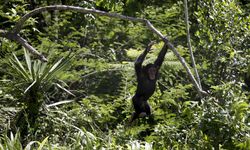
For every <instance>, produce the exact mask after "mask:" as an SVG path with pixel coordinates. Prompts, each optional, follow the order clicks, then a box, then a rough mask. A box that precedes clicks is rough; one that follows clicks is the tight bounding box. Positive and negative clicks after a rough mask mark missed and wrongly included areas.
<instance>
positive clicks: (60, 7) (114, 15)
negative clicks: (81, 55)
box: [13, 5, 206, 94]
mask: <svg viewBox="0 0 250 150" xmlns="http://www.w3.org/2000/svg"><path fill="white" fill-rule="evenodd" d="M51 10H53V11H54V10H73V11H77V12H81V13H90V14H96V15H99V16H107V17H112V18H119V19H123V20H129V21H133V22H141V23H144V24H146V26H147V27H148V28H149V29H150V30H152V31H153V32H154V33H155V34H157V35H158V36H159V37H160V38H161V39H162V40H163V41H164V42H165V43H167V45H168V47H169V48H170V49H171V50H172V51H173V52H174V54H175V55H176V56H177V58H178V59H179V61H180V62H181V64H182V65H183V66H184V68H185V69H186V71H187V73H188V75H189V77H190V79H191V82H192V83H193V84H194V86H195V88H196V89H197V90H198V92H199V93H203V94H205V93H206V92H204V91H202V89H200V86H199V84H198V83H197V81H196V79H195V78H194V76H193V75H192V73H191V71H190V69H189V68H188V66H187V64H186V62H185V60H184V58H183V57H181V55H180V54H179V52H178V51H177V50H176V49H175V47H174V46H173V44H171V43H170V42H169V40H168V39H167V38H166V37H165V36H164V35H163V34H162V33H161V32H160V31H158V30H157V29H156V28H155V27H154V26H153V25H152V24H151V23H150V21H148V20H146V19H142V18H134V17H129V16H124V15H120V14H117V13H109V12H104V11H100V10H93V9H87V8H82V7H76V6H66V5H53V6H46V7H41V8H37V9H34V10H32V11H31V12H29V13H28V14H26V15H24V16H23V17H22V18H21V19H20V20H19V21H18V23H17V24H16V26H15V28H14V30H13V32H14V33H19V32H20V30H21V28H22V26H23V24H24V22H25V21H26V20H27V19H29V18H30V17H32V16H34V15H36V14H38V13H41V12H43V11H51ZM26 43H27V42H26Z"/></svg>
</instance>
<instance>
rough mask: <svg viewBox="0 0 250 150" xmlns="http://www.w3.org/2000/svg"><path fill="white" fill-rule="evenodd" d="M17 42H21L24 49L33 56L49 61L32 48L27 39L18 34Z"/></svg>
mask: <svg viewBox="0 0 250 150" xmlns="http://www.w3.org/2000/svg"><path fill="white" fill-rule="evenodd" d="M15 40H16V41H17V42H19V43H20V44H21V45H22V46H23V47H25V48H26V49H27V50H28V51H29V52H30V53H31V54H33V55H35V56H37V57H38V58H39V59H40V60H41V61H43V62H47V61H48V60H47V59H46V58H45V57H44V56H43V55H42V54H41V53H39V52H38V51H37V50H36V49H35V48H34V47H32V46H31V45H30V44H29V43H28V42H27V41H26V40H25V39H23V38H22V37H21V36H19V35H18V34H15Z"/></svg>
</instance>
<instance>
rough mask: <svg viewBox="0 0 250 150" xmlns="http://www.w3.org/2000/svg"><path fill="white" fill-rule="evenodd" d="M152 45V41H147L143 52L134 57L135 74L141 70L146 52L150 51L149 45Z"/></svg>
mask: <svg viewBox="0 0 250 150" xmlns="http://www.w3.org/2000/svg"><path fill="white" fill-rule="evenodd" d="M152 45H153V42H151V43H149V44H148V46H147V47H146V49H145V50H144V52H143V53H142V54H141V55H140V56H139V57H138V58H137V59H136V61H135V71H136V74H138V73H139V72H140V70H141V67H142V63H143V61H144V59H145V57H146V55H147V53H148V52H149V51H150V49H151V47H152Z"/></svg>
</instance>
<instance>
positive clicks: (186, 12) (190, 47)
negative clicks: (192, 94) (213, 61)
mask: <svg viewBox="0 0 250 150" xmlns="http://www.w3.org/2000/svg"><path fill="white" fill-rule="evenodd" d="M184 9H185V22H186V30H187V43H188V49H189V53H190V56H191V61H192V65H193V68H194V72H195V77H196V80H197V82H198V84H199V86H200V89H202V86H201V81H200V77H199V74H198V71H197V68H196V63H195V59H194V55H193V51H192V46H191V40H190V39H191V38H190V32H189V23H188V21H189V19H188V6H187V0H184Z"/></svg>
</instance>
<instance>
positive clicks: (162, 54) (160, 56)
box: [154, 43, 168, 68]
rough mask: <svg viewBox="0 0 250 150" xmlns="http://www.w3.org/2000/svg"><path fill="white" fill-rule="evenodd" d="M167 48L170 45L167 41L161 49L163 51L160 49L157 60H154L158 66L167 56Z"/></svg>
mask: <svg viewBox="0 0 250 150" xmlns="http://www.w3.org/2000/svg"><path fill="white" fill-rule="evenodd" d="M167 50H168V46H167V44H166V43H165V44H164V45H163V47H162V49H161V51H160V53H159V55H158V57H157V59H156V60H155V62H154V64H155V65H156V66H157V67H158V68H160V67H161V65H162V62H163V61H164V57H165V55H166V53H167Z"/></svg>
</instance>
